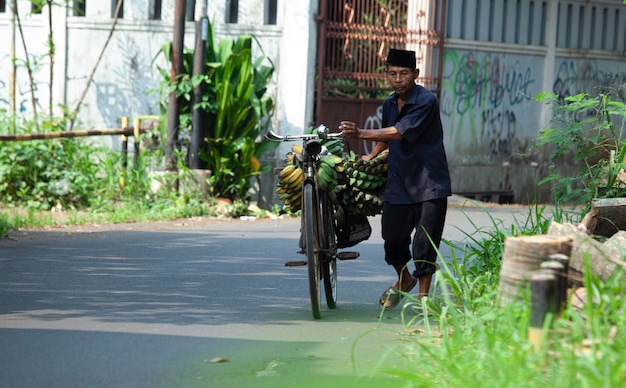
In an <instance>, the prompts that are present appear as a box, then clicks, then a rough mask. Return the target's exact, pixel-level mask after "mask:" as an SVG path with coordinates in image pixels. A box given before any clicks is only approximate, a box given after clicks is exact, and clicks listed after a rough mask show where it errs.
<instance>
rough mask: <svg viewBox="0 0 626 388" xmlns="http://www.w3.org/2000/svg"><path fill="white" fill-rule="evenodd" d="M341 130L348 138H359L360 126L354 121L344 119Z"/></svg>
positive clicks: (340, 125)
mask: <svg viewBox="0 0 626 388" xmlns="http://www.w3.org/2000/svg"><path fill="white" fill-rule="evenodd" d="M339 130H340V131H341V133H342V134H343V137H344V138H348V139H358V138H359V127H357V126H356V124H355V123H353V122H352V121H342V122H341V123H340V124H339Z"/></svg>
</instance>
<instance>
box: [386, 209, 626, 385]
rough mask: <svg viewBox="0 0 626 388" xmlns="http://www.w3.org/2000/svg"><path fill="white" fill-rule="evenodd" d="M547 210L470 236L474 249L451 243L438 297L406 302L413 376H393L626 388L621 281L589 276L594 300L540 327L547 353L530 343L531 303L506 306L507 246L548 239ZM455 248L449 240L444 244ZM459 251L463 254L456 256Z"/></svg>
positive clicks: (433, 381)
mask: <svg viewBox="0 0 626 388" xmlns="http://www.w3.org/2000/svg"><path fill="white" fill-rule="evenodd" d="M547 221H549V220H548V219H547V217H546V214H544V211H543V209H539V208H536V209H534V211H533V209H531V212H529V216H528V219H527V220H526V221H525V222H523V223H521V224H516V225H510V226H508V227H504V226H503V225H501V224H500V223H499V222H498V221H497V220H493V222H494V228H493V229H492V230H478V229H477V230H476V231H475V232H473V233H468V234H467V240H468V241H470V243H471V244H470V245H469V246H464V247H459V246H451V247H450V248H451V251H452V252H453V257H452V258H451V260H449V261H444V260H441V262H442V264H441V270H440V272H439V274H438V276H437V280H436V282H437V283H438V284H436V286H439V287H440V288H441V289H443V290H445V291H444V292H442V293H441V295H436V296H431V297H430V298H427V299H424V300H422V301H418V300H416V299H415V297H411V296H409V297H408V298H409V300H410V303H408V304H406V305H405V308H404V310H403V319H404V322H405V328H406V331H407V333H409V339H410V341H408V342H407V344H406V345H405V348H404V349H403V351H402V354H404V355H405V357H407V358H408V359H409V364H411V365H415V368H414V369H412V370H404V369H403V370H397V369H396V370H394V369H389V370H386V371H385V372H387V373H389V374H391V375H394V376H397V377H400V378H402V379H403V380H404V381H406V382H407V384H406V385H405V386H411V387H433V386H445V387H618V386H625V385H626V336H624V335H623V334H624V333H623V332H624V330H626V322H625V321H626V314H625V313H624V309H623V304H622V300H623V294H624V291H626V287H625V285H624V284H623V278H622V277H621V276H622V275H623V274H622V273H619V274H616V275H615V276H614V277H613V278H612V279H610V280H608V281H606V282H601V281H600V280H598V279H597V278H595V277H594V276H592V275H591V273H590V272H591V271H586V275H585V279H584V287H585V289H586V290H587V292H588V295H590V300H591V302H588V303H586V304H585V307H584V309H583V310H579V309H576V308H574V306H572V305H571V304H570V305H568V307H567V309H566V310H565V311H564V312H563V314H562V315H561V316H560V317H558V318H556V319H554V321H553V323H552V325H546V328H545V329H544V334H545V340H544V343H543V346H541V347H539V348H536V347H535V346H533V345H532V344H531V343H530V342H529V341H528V338H527V332H528V326H529V317H530V296H529V295H527V294H524V295H523V298H522V299H521V300H519V301H516V302H514V303H509V304H506V305H504V306H500V305H499V303H498V280H499V276H498V274H499V267H500V257H501V254H502V252H503V243H504V239H505V238H506V237H507V236H509V235H519V234H537V233H545V231H546V229H547V226H548V225H549V222H547ZM445 243H446V244H451V243H450V242H445ZM454 252H462V254H461V255H460V257H455V254H454Z"/></svg>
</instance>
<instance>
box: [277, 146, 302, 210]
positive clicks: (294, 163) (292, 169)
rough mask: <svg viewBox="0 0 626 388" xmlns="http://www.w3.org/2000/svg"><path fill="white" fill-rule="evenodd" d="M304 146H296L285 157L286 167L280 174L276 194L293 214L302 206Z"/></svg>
mask: <svg viewBox="0 0 626 388" xmlns="http://www.w3.org/2000/svg"><path fill="white" fill-rule="evenodd" d="M298 154H300V155H302V146H301V145H297V144H294V145H293V146H292V147H291V151H290V152H288V153H287V154H286V155H285V167H283V169H282V170H281V171H280V172H279V173H278V179H279V180H278V184H277V189H276V194H279V195H280V199H281V201H284V202H285V206H287V207H289V210H291V211H292V212H294V213H295V212H297V211H298V210H300V208H301V206H302V179H303V178H304V171H302V167H301V165H300V159H301V156H298Z"/></svg>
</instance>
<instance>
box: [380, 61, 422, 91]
mask: <svg viewBox="0 0 626 388" xmlns="http://www.w3.org/2000/svg"><path fill="white" fill-rule="evenodd" d="M418 75H419V70H417V69H411V68H409V67H398V66H387V79H388V80H389V83H390V84H391V87H392V88H393V90H394V91H395V92H396V93H398V94H399V95H401V96H404V95H406V94H407V93H408V92H409V91H410V90H411V88H413V86H415V79H416V78H417V77H418Z"/></svg>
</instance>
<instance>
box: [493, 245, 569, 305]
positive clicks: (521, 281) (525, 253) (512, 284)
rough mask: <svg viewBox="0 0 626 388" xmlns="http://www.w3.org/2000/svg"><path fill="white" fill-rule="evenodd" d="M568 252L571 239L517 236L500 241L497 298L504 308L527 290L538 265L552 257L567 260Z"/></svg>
mask: <svg viewBox="0 0 626 388" xmlns="http://www.w3.org/2000/svg"><path fill="white" fill-rule="evenodd" d="M571 250H572V238H571V237H569V236H550V235H535V236H520V237H508V238H507V239H506V240H505V241H504V253H503V257H502V267H501V268H500V283H499V284H498V298H499V302H500V305H501V306H505V305H507V304H509V303H511V302H513V301H515V300H517V299H518V298H519V296H520V295H521V294H522V293H523V292H524V291H525V290H526V291H527V290H528V287H529V279H530V276H531V275H532V272H533V271H535V270H538V269H539V268H540V267H541V263H542V262H543V261H545V260H546V259H547V257H548V256H550V255H552V254H554V253H562V254H564V255H566V256H569V255H570V253H571Z"/></svg>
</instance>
